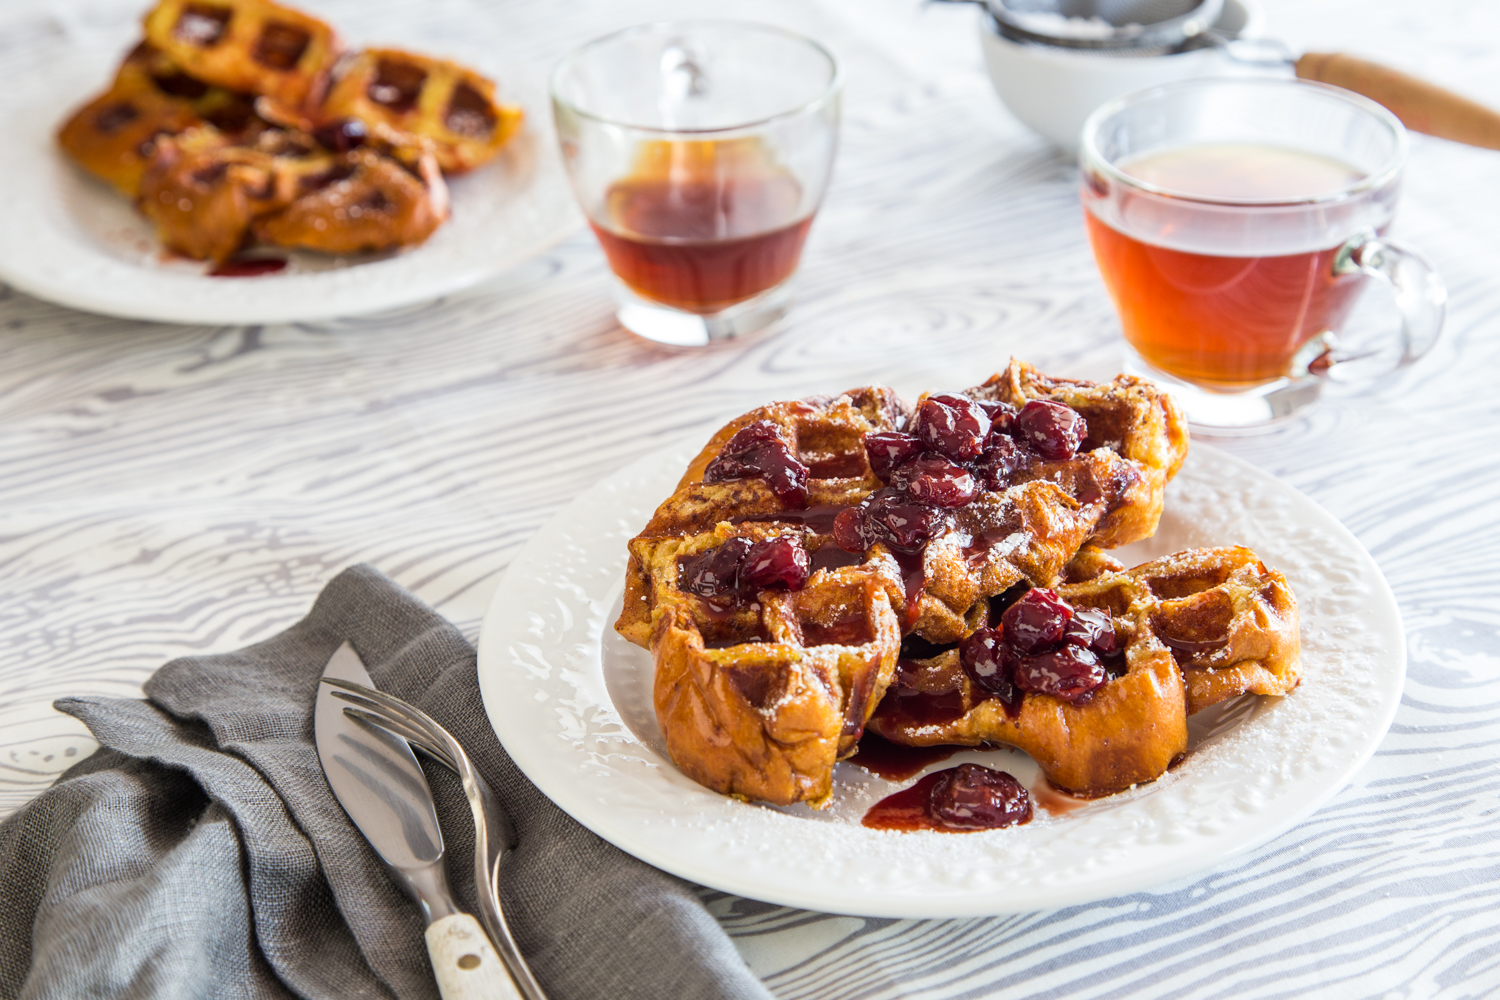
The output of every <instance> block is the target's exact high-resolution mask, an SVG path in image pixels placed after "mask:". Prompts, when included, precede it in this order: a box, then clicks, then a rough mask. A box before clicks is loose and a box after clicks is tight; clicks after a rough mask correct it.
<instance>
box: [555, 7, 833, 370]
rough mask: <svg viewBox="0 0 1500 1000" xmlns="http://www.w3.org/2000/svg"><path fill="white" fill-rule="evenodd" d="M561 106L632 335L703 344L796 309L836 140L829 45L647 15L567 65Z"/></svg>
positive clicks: (572, 158) (558, 97)
mask: <svg viewBox="0 0 1500 1000" xmlns="http://www.w3.org/2000/svg"><path fill="white" fill-rule="evenodd" d="M552 102H553V111H554V114H555V116H556V119H557V131H558V137H559V139H560V141H561V142H562V149H563V159H564V162H565V163H566V164H567V169H568V176H569V178H570V179H571V180H572V183H573V190H574V192H575V193H576V194H577V195H578V200H579V202H580V203H581V204H582V206H583V210H584V212H585V213H586V214H587V216H588V219H589V224H590V225H591V226H592V227H593V230H594V233H595V234H596V235H597V236H598V238H599V243H600V246H602V247H603V249H604V253H605V256H606V257H607V258H608V260H609V265H610V268H611V270H613V271H614V274H615V277H616V278H617V279H618V281H619V286H618V290H617V291H618V299H619V311H618V316H619V319H620V322H621V323H622V324H623V325H624V326H625V327H626V328H627V329H629V330H631V331H632V332H634V333H637V334H639V335H640V336H642V337H646V338H648V339H650V340H654V341H658V342H660V343H666V344H673V345H678V346H693V345H702V344H707V343H709V342H711V341H715V340H723V339H728V338H732V337H737V336H743V335H745V334H748V333H753V332H755V331H757V330H761V329H764V328H765V327H767V326H769V325H770V324H772V323H774V322H775V321H776V320H778V319H780V318H781V316H782V315H784V314H785V312H786V309H787V307H788V305H789V303H790V295H789V288H788V284H789V281H790V279H791V276H792V274H793V272H795V271H796V269H797V264H798V262H799V261H800V259H801V256H802V246H803V243H804V241H805V240H806V239H807V232H808V229H809V228H810V227H811V225H812V219H813V214H814V213H815V212H816V211H817V208H818V204H819V202H820V201H821V200H822V197H823V191H824V189H825V188H826V187H827V184H828V177H829V173H830V171H831V170H832V167H833V156H834V150H835V148H836V146H837V142H838V120H839V74H838V66H837V64H836V63H835V61H834V59H833V57H832V56H831V55H829V53H828V52H827V51H826V50H825V49H824V48H823V47H822V46H820V45H818V44H817V43H815V42H812V41H810V40H808V39H806V38H802V37H801V36H799V35H796V34H793V33H791V32H789V31H784V30H782V29H780V28H775V27H771V26H769V25H760V24H750V23H746V22H738V21H720V20H704V21H679V22H667V23H662V24H651V25H645V26H642V27H638V28H631V29H628V30H625V31H621V32H617V33H615V34H613V35H607V36H605V37H603V38H599V39H596V40H595V41H592V42H589V43H588V44H587V45H584V46H583V47H582V48H580V49H578V50H577V51H575V52H573V53H572V54H571V55H569V56H567V57H566V58H565V59H563V61H562V62H561V63H560V64H559V65H558V67H557V70H556V71H555V73H554V74H553V78H552Z"/></svg>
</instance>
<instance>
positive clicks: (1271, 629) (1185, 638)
mask: <svg viewBox="0 0 1500 1000" xmlns="http://www.w3.org/2000/svg"><path fill="white" fill-rule="evenodd" d="M1107 562H1109V560H1107V558H1103V557H1101V556H1100V555H1099V554H1098V553H1097V552H1090V553H1087V554H1086V555H1085V556H1084V557H1083V558H1082V559H1080V560H1079V561H1076V562H1075V564H1074V570H1075V571H1078V572H1081V573H1082V574H1083V575H1092V579H1088V580H1083V581H1080V582H1075V583H1069V584H1064V585H1061V586H1059V587H1058V588H1057V593H1058V595H1059V596H1061V597H1062V598H1063V599H1064V600H1065V601H1067V602H1068V603H1069V604H1071V605H1072V606H1073V607H1074V608H1076V609H1089V608H1093V609H1099V610H1102V611H1107V612H1109V613H1110V615H1111V617H1112V618H1113V621H1114V626H1115V634H1116V635H1117V636H1118V637H1120V639H1121V640H1122V641H1123V643H1124V649H1125V654H1124V661H1123V669H1124V671H1125V672H1124V673H1123V675H1121V676H1115V677H1112V678H1111V679H1110V680H1108V681H1107V682H1106V683H1104V684H1103V685H1102V686H1101V687H1099V688H1097V689H1095V690H1094V691H1092V692H1091V693H1090V694H1088V695H1087V696H1085V697H1084V698H1082V699H1079V700H1077V701H1069V700H1066V699H1063V698H1059V697H1054V696H1053V695H1051V694H1044V693H1039V692H1035V691H1032V692H1025V693H1024V694H1021V695H1020V696H1019V704H1017V703H1016V702H1015V701H1012V702H1011V703H1010V704H1009V705H1007V704H1006V703H1005V702H1004V701H1003V700H1001V699H999V698H996V697H993V696H991V695H989V694H988V693H987V692H985V691H984V690H982V689H981V688H980V687H979V686H978V685H977V684H975V683H974V681H973V680H972V679H971V677H970V676H969V675H968V674H967V673H966V672H965V671H964V670H963V668H962V666H961V662H960V660H961V652H960V650H959V649H947V650H944V651H942V652H939V653H937V654H936V655H935V656H929V657H927V658H924V659H911V660H903V661H902V662H901V665H900V668H899V669H898V673H897V676H896V679H895V682H894V684H893V686H892V688H891V690H890V691H889V692H888V694H887V697H886V699H885V701H883V702H882V703H881V705H880V707H879V709H878V710H877V712H876V714H875V715H874V716H873V717H872V718H871V720H870V723H869V728H870V729H871V730H872V731H874V732H877V733H879V734H880V735H882V736H884V737H886V738H887V739H889V740H892V741H893V742H896V743H904V744H907V745H911V746H936V745H942V744H958V745H962V746H979V745H982V744H986V743H1003V744H1008V745H1011V746H1015V747H1019V748H1020V749H1022V750H1024V751H1026V753H1028V754H1030V755H1031V757H1032V758H1033V759H1035V760H1036V762H1037V763H1038V765H1039V766H1040V767H1041V769H1042V771H1043V773H1044V774H1045V775H1046V776H1047V779H1048V780H1049V781H1051V782H1052V783H1053V784H1054V785H1056V786H1057V787H1059V788H1062V789H1065V790H1067V791H1070V792H1073V793H1075V794H1078V795H1083V796H1098V795H1108V794H1111V793H1113V792H1118V791H1120V790H1122V789H1125V788H1128V787H1130V786H1131V785H1134V784H1138V783H1141V782H1146V781H1153V780H1155V779H1156V778H1158V777H1160V776H1161V774H1162V773H1163V772H1164V771H1165V770H1166V769H1167V767H1168V766H1169V765H1170V764H1171V763H1172V761H1173V760H1175V759H1176V758H1177V757H1178V756H1179V755H1181V754H1182V753H1183V752H1184V751H1185V750H1186V748H1187V719H1188V716H1190V715H1192V714H1193V713H1195V712H1197V711H1199V710H1201V709H1203V708H1206V707H1208V706H1209V705H1212V704H1215V703H1216V702H1219V701H1222V700H1224V699H1226V698H1230V697H1233V696H1235V695H1238V694H1243V693H1246V692H1255V693H1257V694H1285V693H1287V692H1288V691H1290V690H1291V689H1292V688H1293V687H1295V686H1296V684H1297V678H1298V632H1297V607H1296V603H1295V601H1294V600H1293V598H1292V594H1291V591H1290V589H1288V587H1287V585H1286V581H1285V579H1283V578H1282V576H1281V574H1279V573H1276V572H1274V571H1272V570H1268V569H1267V568H1266V567H1265V565H1264V564H1262V563H1261V562H1260V561H1259V560H1258V559H1257V558H1256V556H1255V554H1254V553H1253V552H1251V551H1250V550H1249V549H1245V548H1223V549H1192V550H1189V551H1186V552H1180V553H1177V554H1175V555H1172V556H1167V557H1165V558H1162V559H1157V560H1154V561H1152V562H1149V563H1145V564H1143V565H1141V566H1137V567H1136V568H1135V569H1133V570H1130V571H1128V572H1126V571H1122V570H1118V569H1114V568H1111V567H1110V566H1108V565H1107ZM1095 574H1096V575H1095ZM987 622H988V616H986V621H985V622H980V623H978V624H979V625H982V624H986V623H987Z"/></svg>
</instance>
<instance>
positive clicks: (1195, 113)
mask: <svg viewBox="0 0 1500 1000" xmlns="http://www.w3.org/2000/svg"><path fill="white" fill-rule="evenodd" d="M1406 149H1407V139H1406V130H1405V129H1404V128H1403V127H1402V125H1401V123H1400V122H1399V121H1397V119H1396V117H1395V116H1394V115H1392V114H1391V113H1390V112H1389V111H1387V110H1386V109H1385V108H1383V107H1381V106H1380V105H1378V104H1376V103H1374V102H1373V101H1369V100H1366V99H1365V98H1363V97H1360V96H1358V95H1356V94H1352V93H1350V92H1348V91H1345V90H1340V89H1337V88H1334V87H1328V86H1324V85H1322V84H1315V83H1306V82H1302V81H1296V80H1280V79H1253V78H1249V79H1233V78H1225V79H1214V80H1194V81H1188V82H1185V83H1177V84H1171V85H1168V86H1164V87H1157V88H1154V89H1151V90H1145V91H1141V92H1139V93H1136V94H1131V95H1128V96H1126V97H1123V98H1120V99H1119V100H1116V101H1112V102H1110V103H1109V104H1106V105H1104V106H1103V107H1101V108H1099V109H1098V110H1097V111H1095V112H1094V114H1093V115H1092V116H1090V118H1089V120H1088V122H1087V124H1085V125H1084V129H1083V138H1082V144H1081V146H1080V152H1079V157H1080V165H1081V171H1082V197H1083V206H1084V219H1085V222H1086V225H1087V228H1088V234H1089V240H1090V242H1091V243H1092V244H1093V248H1094V256H1095V259H1096V260H1097V261H1098V263H1099V270H1100V272H1101V273H1102V275H1103V277H1104V284H1105V287H1106V288H1108V290H1109V294H1110V296H1111V297H1112V298H1113V299H1114V302H1115V307H1116V309H1117V310H1118V312H1119V315H1120V322H1121V326H1122V327H1123V329H1124V334H1125V342H1126V345H1127V351H1126V354H1127V357H1126V363H1127V366H1128V367H1129V368H1131V369H1133V370H1134V371H1135V372H1136V373H1138V374H1141V375H1144V376H1146V377H1148V378H1152V379H1154V380H1156V381H1157V382H1159V383H1162V384H1163V386H1164V387H1165V388H1166V389H1168V391H1170V392H1171V393H1172V395H1173V396H1175V397H1176V399H1177V401H1178V403H1179V404H1180V405H1181V406H1182V407H1183V409H1184V410H1185V411H1186V413H1187V415H1188V418H1189V420H1190V422H1191V423H1192V424H1193V425H1194V427H1195V428H1198V429H1201V430H1204V431H1207V432H1210V433H1220V434H1225V433H1227V434H1233V433H1236V432H1254V431H1256V430H1258V429H1260V428H1262V427H1265V426H1267V425H1270V424H1274V423H1279V422H1281V421H1283V420H1286V419H1288V418H1290V417H1293V416H1295V415H1297V414H1298V413H1300V412H1302V411H1303V410H1305V409H1306V408H1307V407H1308V406H1311V405H1312V404H1313V403H1314V402H1315V401H1316V400H1317V398H1318V396H1319V394H1320V393H1321V391H1322V390H1323V388H1324V386H1325V384H1327V383H1328V382H1361V381H1366V380H1368V379H1372V378H1375V377H1378V376H1380V375H1383V374H1386V373H1388V372H1390V371H1393V370H1395V369H1396V368H1400V367H1402V366H1403V365H1407V364H1410V363H1411V362H1412V361H1414V360H1416V359H1417V358H1418V357H1420V356H1421V355H1422V354H1423V353H1425V352H1426V351H1427V350H1428V349H1429V348H1431V347H1432V345H1433V343H1434V341H1435V340H1436V339H1437V336H1438V332H1439V330H1440V329H1441V328H1442V325H1443V314H1444V309H1445V303H1446V301H1447V293H1446V292H1445V290H1444V287H1443V283H1442V280H1441V279H1440V278H1439V277H1438V275H1437V273H1436V272H1435V271H1434V270H1433V269H1432V267H1431V265H1429V264H1428V263H1427V262H1426V261H1425V260H1424V259H1423V258H1422V257H1421V256H1420V255H1419V254H1417V253H1415V252H1414V251H1412V250H1410V249H1407V248H1404V247H1402V246H1400V245H1399V244H1396V243H1393V242H1392V241H1390V240H1388V239H1386V238H1385V234H1386V232H1387V230H1388V229H1389V227H1390V224H1391V219H1392V217H1393V216H1394V214H1395V209H1396V200H1397V194H1398V191H1399V187H1400V183H1401V171H1402V166H1403V164H1404V162H1405V159H1406ZM1374 285H1385V286H1386V287H1387V288H1388V289H1389V290H1390V292H1392V293H1394V309H1392V308H1390V307H1383V311H1384V312H1386V313H1394V316H1393V319H1394V320H1396V321H1397V322H1394V323H1390V324H1384V325H1382V324H1381V323H1380V322H1379V321H1378V317H1374V318H1376V321H1375V322H1373V323H1369V322H1365V320H1366V319H1367V318H1371V316H1370V314H1371V313H1372V310H1367V309H1361V310H1360V314H1359V317H1358V321H1357V322H1354V323H1350V322H1348V321H1349V320H1350V317H1351V314H1352V313H1353V312H1354V311H1355V306H1356V304H1357V302H1358V301H1359V299H1360V298H1361V296H1362V295H1363V294H1364V293H1365V292H1366V291H1367V290H1368V289H1369V288H1370V287H1371V286H1374Z"/></svg>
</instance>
